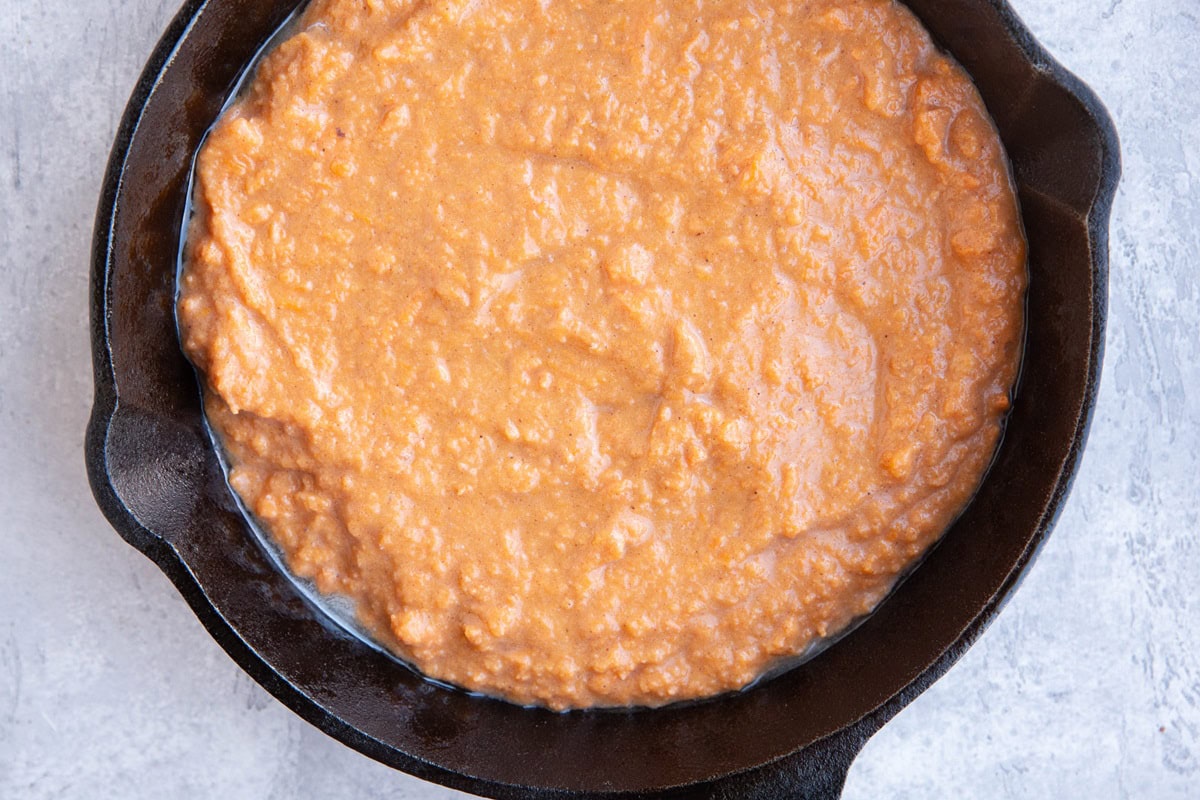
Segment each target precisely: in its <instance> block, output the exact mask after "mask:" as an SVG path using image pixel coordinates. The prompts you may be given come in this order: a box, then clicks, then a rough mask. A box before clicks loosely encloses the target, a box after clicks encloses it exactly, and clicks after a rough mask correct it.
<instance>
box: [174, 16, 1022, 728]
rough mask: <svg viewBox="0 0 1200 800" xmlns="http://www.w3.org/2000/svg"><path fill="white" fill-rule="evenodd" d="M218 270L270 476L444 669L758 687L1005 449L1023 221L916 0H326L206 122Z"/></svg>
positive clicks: (374, 627)
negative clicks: (909, 3) (908, 0)
mask: <svg viewBox="0 0 1200 800" xmlns="http://www.w3.org/2000/svg"><path fill="white" fill-rule="evenodd" d="M195 200H196V213H195V216H194V218H193V220H192V222H191V223H190V224H191V227H190V231H189V237H188V244H187V251H186V263H185V269H184V271H183V274H182V278H181V286H180V297H179V303H178V313H179V322H180V327H181V331H182V335H183V344H184V347H185V349H186V352H187V353H188V355H189V356H190V357H191V358H192V359H193V360H194V362H195V363H196V365H197V366H198V367H199V368H200V370H201V371H202V373H203V376H204V379H205V381H206V382H207V387H208V391H207V394H206V403H207V411H208V414H209V419H210V420H211V422H212V424H213V426H214V428H215V430H216V431H217V432H218V434H219V436H220V438H221V440H222V442H223V443H224V446H225V447H226V448H227V450H228V455H229V458H230V463H231V472H230V483H231V485H232V486H233V488H234V489H235V490H236V491H237V492H238V494H239V495H240V496H241V497H242V498H243V499H244V500H245V502H246V504H247V507H248V508H249V509H250V511H252V513H253V514H254V515H255V517H256V518H257V519H258V520H259V521H260V522H261V523H262V525H263V526H264V528H265V529H266V530H267V531H268V532H269V534H270V536H271V537H273V539H274V540H275V541H276V542H277V543H278V545H279V547H280V548H281V549H282V551H283V553H284V554H285V556H286V558H287V562H288V564H289V565H290V567H291V569H293V570H294V571H295V572H296V573H297V574H298V575H300V576H302V577H304V578H308V579H311V580H313V581H314V582H315V583H316V586H317V587H318V588H319V589H320V591H322V592H326V593H332V594H339V595H344V596H347V597H349V598H350V599H352V600H353V601H354V602H355V604H356V607H357V613H358V615H359V618H360V620H361V622H362V623H363V624H364V625H365V627H366V628H367V629H368V630H369V631H370V632H371V633H372V634H373V635H374V636H376V637H377V638H378V639H379V641H381V642H382V643H384V644H385V645H386V646H387V647H389V648H390V649H391V650H393V651H394V652H395V653H397V654H398V655H399V656H400V657H402V658H403V659H405V660H407V661H409V662H410V663H412V664H414V665H415V666H416V667H418V668H419V669H420V670H422V671H423V672H424V673H425V674H427V675H430V676H432V677H435V678H438V679H441V680H444V681H449V682H452V683H455V684H458V685H460V686H463V687H467V688H469V689H473V690H478V691H480V692H485V693H488V694H492V695H498V696H501V697H505V698H508V699H510V700H513V701H515V702H518V703H532V704H539V705H545V706H549V707H551V708H555V709H565V708H575V707H586V706H602V705H603V706H609V705H626V704H635V705H660V704H663V703H667V702H670V701H674V700H680V699H684V698H696V697H703V696H707V695H712V694H715V693H719V692H723V691H726V690H731V689H736V688H738V687H741V686H744V685H746V684H747V683H749V682H751V681H753V680H754V679H755V678H756V677H757V676H759V675H760V674H762V673H763V672H764V670H767V669H769V668H770V667H772V666H773V665H775V664H777V663H779V662H780V660H781V659H785V658H787V657H789V656H795V655H797V654H800V653H802V652H803V651H805V649H806V648H808V647H809V646H810V645H812V644H813V643H814V642H817V641H819V640H821V639H822V638H823V637H828V636H830V635H833V634H836V633H837V632H838V631H839V630H841V629H843V628H844V627H845V626H846V625H847V624H848V623H850V622H851V621H852V620H854V619H855V618H856V617H858V616H860V615H862V614H865V613H867V612H868V611H870V610H871V609H872V607H873V606H875V605H876V604H877V603H878V602H879V601H880V599H881V598H883V596H884V595H885V594H886V593H887V592H888V590H889V588H890V587H891V586H892V585H893V584H894V582H895V581H896V579H897V577H898V576H899V575H900V574H901V573H902V572H903V571H904V570H905V569H906V567H908V566H909V565H911V564H912V563H913V562H914V560H915V559H917V558H918V557H919V556H920V555H921V554H922V553H923V552H924V551H925V550H926V549H927V548H928V547H929V546H930V545H931V544H932V543H933V542H934V541H935V540H936V539H937V538H938V536H939V535H940V534H941V533H942V532H943V531H944V530H945V529H946V527H947V526H948V525H949V523H950V522H951V521H952V520H953V519H954V517H955V515H956V514H957V513H958V512H959V511H960V510H961V509H962V507H963V505H964V504H965V503H966V501H967V500H968V499H969V497H970V496H971V494H972V492H973V491H974V490H975V488H976V486H977V485H978V483H979V481H980V479H981V476H982V475H983V473H984V470H985V468H986V467H987V464H988V462H989V460H990V458H991V456H992V453H993V450H994V449H995V447H996V444H997V440H998V437H999V434H1000V424H1001V421H1002V418H1003V416H1004V414H1005V411H1006V409H1007V408H1008V405H1009V392H1010V389H1011V387H1012V385H1013V380H1014V376H1015V374H1016V369H1017V363H1018V358H1019V350H1020V344H1021V330H1022V302H1023V296H1024V290H1025V281H1026V277H1025V274H1026V273H1025V243H1024V238H1023V235H1022V231H1021V227H1020V223H1019V217H1018V210H1017V205H1016V200H1015V198H1014V193H1013V189H1012V185H1011V181H1010V178H1009V174H1008V171H1007V166H1006V160H1005V156H1004V153H1003V152H1002V149H1001V146H1000V143H999V140H998V138H997V135H996V133H995V131H994V129H993V126H992V123H991V121H990V119H989V118H988V115H987V112H986V111H985V110H984V107H983V105H982V103H981V101H980V99H979V96H978V94H977V93H976V91H975V89H974V87H973V86H972V84H971V83H970V80H969V79H968V77H967V76H966V74H965V73H964V72H963V71H962V69H960V68H959V67H958V66H957V65H955V64H954V63H953V62H952V61H951V60H949V59H948V58H947V57H946V56H945V55H943V54H942V53H940V52H939V51H938V50H937V49H936V48H935V47H934V46H933V45H932V44H931V42H930V39H929V36H928V34H927V33H926V32H925V31H924V30H923V29H922V28H921V26H920V25H919V24H918V23H917V21H916V20H915V19H914V17H913V16H912V15H911V14H910V13H909V12H908V11H907V10H905V9H904V8H903V7H902V6H900V5H898V4H897V3H895V2H892V0H645V1H644V2H641V1H639V2H613V0H607V1H601V0H428V1H419V0H314V1H313V2H312V3H311V5H310V6H309V8H308V9H307V10H306V12H305V13H304V15H303V16H302V18H301V19H300V20H299V22H298V23H297V26H296V28H295V30H294V33H293V34H292V35H291V36H290V38H287V39H286V40H285V41H284V42H283V43H282V44H280V45H279V46H278V47H277V48H276V49H275V50H274V51H273V52H272V53H270V55H269V56H268V57H267V58H266V59H265V60H264V61H262V63H261V64H260V65H259V67H258V69H257V73H256V74H255V76H254V77H253V79H252V80H251V82H250V83H249V84H248V89H247V91H246V93H245V95H244V96H243V97H242V98H241V99H239V101H238V102H237V103H236V104H235V105H233V106H232V107H231V108H230V109H229V110H228V112H227V113H226V114H225V115H224V116H223V117H222V119H221V120H220V121H219V122H218V124H217V125H216V127H215V128H214V129H213V131H212V133H211V135H210V137H209V139H208V141H207V143H206V145H205V146H204V148H203V151H202V152H201V154H200V158H199V163H198V168H197V179H196V197H195Z"/></svg>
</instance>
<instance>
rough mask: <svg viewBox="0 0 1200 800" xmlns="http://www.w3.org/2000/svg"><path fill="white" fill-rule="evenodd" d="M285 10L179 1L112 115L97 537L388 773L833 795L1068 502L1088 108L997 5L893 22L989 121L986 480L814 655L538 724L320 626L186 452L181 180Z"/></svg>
mask: <svg viewBox="0 0 1200 800" xmlns="http://www.w3.org/2000/svg"><path fill="white" fill-rule="evenodd" d="M298 3H299V0H189V1H188V2H187V3H186V4H185V5H184V7H183V9H182V10H181V11H180V12H179V14H178V16H176V18H175V19H174V21H173V22H172V23H171V26H170V28H169V29H168V30H167V32H166V34H165V35H164V36H163V38H162V41H161V42H160V43H159V44H158V46H157V47H156V48H155V50H154V54H153V55H152V56H151V58H150V62H149V64H148V65H147V67H146V69H145V71H144V72H143V73H142V77H141V79H140V80H139V82H138V84H137V88H136V89H135V90H134V93H133V97H132V99H131V100H130V102H129V106H128V108H127V109H126V112H125V116H124V118H123V120H122V123H121V128H120V131H119V133H118V134H117V140H116V144H115V145H114V147H113V152H112V157H111V160H110V161H109V165H108V172H107V175H106V178H105V182H104V189H103V193H102V194H101V197H100V206H99V213H98V216H97V220H96V230H95V244H94V251H93V262H92V300H91V332H92V350H93V361H94V367H95V379H96V398H95V407H94V409H93V412H92V418H91V423H90V425H89V427H88V433H87V466H88V474H89V477H90V479H91V483H92V489H93V491H94V493H95V495H96V500H97V502H98V503H99V504H100V507H101V509H103V511H104V513H105V515H106V516H107V517H108V519H109V520H110V521H111V522H112V524H113V526H114V527H116V529H117V531H118V532H119V533H120V534H121V535H122V536H123V537H124V538H125V539H126V540H127V541H128V542H129V543H130V544H132V545H133V546H134V547H136V548H138V549H139V550H141V551H142V552H143V553H145V554H146V555H147V556H148V557H149V558H151V559H152V560H153V561H154V562H155V563H156V564H158V566H159V567H160V568H161V569H162V570H163V571H164V572H165V573H166V574H167V576H168V577H169V578H170V579H171V580H172V581H173V582H174V584H175V585H176V587H177V588H178V589H179V591H180V593H181V594H183V596H184V597H185V598H186V599H187V601H188V603H189V604H190V605H191V607H192V609H193V610H194V611H195V613H196V615H197V616H198V617H199V618H200V620H201V621H202V622H203V623H204V625H205V627H206V628H207V629H208V631H209V632H210V633H211V634H212V636H213V638H215V639H216V640H217V641H218V642H219V643H220V644H221V646H222V647H224V648H225V650H226V651H228V653H229V654H230V656H232V657H233V659H234V660H235V661H237V662H238V663H239V664H240V665H241V666H242V667H243V668H244V669H245V670H246V671H247V672H248V673H250V675H252V676H253V677H254V678H255V680H257V681H258V682H259V683H261V684H262V685H263V686H264V687H266V689H267V690H268V691H270V692H271V693H272V694H273V695H275V697H277V698H279V700H281V701H282V702H283V703H285V704H286V705H287V706H288V707H290V708H291V709H292V710H294V711H295V712H296V713H297V714H299V715H300V716H302V717H304V718H305V719H306V720H308V721H309V722H311V723H312V724H314V725H316V726H317V727H319V728H320V729H321V730H323V731H325V732H326V733H328V734H330V735H331V736H334V737H336V738H337V739H339V740H341V741H342V742H344V743H346V744H347V745H349V746H350V747H353V748H355V749H356V750H359V751H360V752H362V753H365V754H366V755H368V756H370V757H372V758H374V759H377V760H379V761H382V762H383V763H385V764H389V765H391V766H393V767H396V768H398V769H401V770H404V771H406V772H410V773H412V774H414V775H417V776H419V777H422V778H425V779H427V780H431V781H436V782H438V783H442V784H445V785H447V786H453V787H456V788H459V789H463V790H466V791H469V792H475V793H478V794H483V795H488V796H492V797H498V798H517V797H522V798H523V797H535V798H585V797H586V798H592V797H615V796H622V797H652V796H653V797H659V796H671V797H706V798H708V797H711V798H733V797H750V798H836V797H838V796H839V795H840V793H841V788H842V785H843V783H844V782H845V776H846V771H847V770H848V769H849V767H850V763H851V761H852V760H853V758H854V756H855V755H856V754H857V753H858V751H859V749H860V748H861V747H862V746H863V744H864V743H865V742H866V740H867V739H868V738H869V737H870V736H871V735H872V734H873V733H874V732H875V731H876V730H878V729H879V727H880V726H881V725H883V724H884V723H885V722H887V720H889V719H890V718H891V717H892V716H893V715H895V714H896V713H897V712H898V711H900V709H901V708H903V707H904V706H905V705H907V704H908V703H909V702H911V701H912V700H913V698H915V697H916V696H917V695H918V694H920V693H921V692H922V691H923V690H924V689H926V688H927V687H928V686H929V685H930V684H931V683H933V681H935V680H936V679H937V678H938V677H939V676H941V675H942V674H943V673H944V672H945V671H946V670H947V669H948V668H949V667H950V665H951V664H952V663H954V661H955V660H956V659H957V658H958V657H959V656H961V655H962V654H963V652H965V651H966V649H967V648H968V647H969V646H970V645H971V643H972V642H973V641H974V640H975V639H976V637H978V636H979V634H980V633H981V632H982V631H983V628H984V627H985V626H986V625H987V624H988V622H990V621H991V620H992V619H993V618H994V617H995V615H996V614H997V612H998V611H999V609H1000V607H1001V605H1002V604H1003V602H1004V600H1005V599H1006V598H1007V597H1008V596H1009V594H1010V593H1011V592H1012V591H1013V589H1014V588H1016V586H1017V584H1018V582H1019V580H1020V578H1021V576H1022V574H1023V573H1024V572H1025V571H1026V570H1027V569H1028V567H1029V565H1030V563H1031V561H1032V560H1033V557H1034V555H1035V554H1036V553H1037V550H1038V548H1039V546H1040V545H1041V544H1042V542H1043V540H1044V539H1045V537H1046V535H1047V534H1048V533H1049V530H1050V527H1051V525H1052V524H1053V522H1054V519H1055V517H1056V516H1057V514H1058V512H1059V509H1060V508H1061V507H1062V504H1063V501H1064V499H1065V497H1066V493H1067V489H1068V486H1069V485H1070V482H1071V478H1072V476H1073V474H1074V472H1075V468H1076V465H1077V464H1078V461H1079V457H1080V451H1081V448H1082V447H1083V443H1084V439H1085V437H1086V434H1087V427H1088V422H1089V419H1090V417H1091V411H1092V406H1093V404H1094V402H1095V396H1096V388H1097V380H1098V378H1099V375H1100V358H1101V352H1102V349H1103V343H1104V318H1105V308H1106V292H1107V280H1108V276H1107V267H1108V263H1107V261H1108V253H1107V248H1108V230H1107V227H1108V214H1109V209H1110V207H1111V204H1112V198H1113V193H1114V191H1115V188H1116V184H1117V179H1118V175H1119V172H1120V163H1119V154H1118V149H1117V137H1116V132H1115V131H1114V129H1113V125H1112V122H1111V121H1110V119H1109V117H1108V115H1107V114H1106V112H1105V111H1104V108H1103V107H1102V106H1101V104H1100V102H1099V101H1098V100H1097V99H1096V97H1095V95H1093V94H1092V92H1091V91H1090V90H1089V89H1088V88H1087V87H1085V86H1084V85H1083V84H1082V83H1080V82H1079V81H1078V80H1077V79H1076V78H1075V77H1074V76H1072V75H1071V74H1069V73H1068V72H1066V71H1065V70H1064V69H1063V68H1062V67H1060V66H1059V65H1058V64H1056V63H1055V62H1054V61H1053V60H1052V59H1051V58H1050V57H1049V56H1048V55H1047V54H1046V53H1045V52H1044V51H1043V50H1042V49H1041V48H1040V47H1039V46H1038V45H1037V43H1036V42H1035V41H1034V40H1033V38H1032V37H1031V36H1030V34H1029V33H1028V31H1026V29H1025V28H1024V27H1023V26H1022V25H1021V23H1020V21H1019V20H1018V19H1017V17H1016V15H1015V14H1014V13H1013V12H1012V10H1011V9H1010V8H1009V7H1008V6H1007V5H1005V4H1004V2H1003V0H910V2H909V3H908V4H909V6H910V7H911V8H912V10H913V11H914V12H916V14H917V16H919V17H920V18H921V20H922V21H923V22H924V23H925V25H926V26H927V27H928V28H929V30H930V31H931V32H932V33H933V36H934V38H935V39H936V40H937V41H938V42H939V43H940V44H941V45H942V46H943V47H945V48H946V49H947V50H948V51H949V52H950V53H952V54H953V55H954V56H955V58H957V59H958V61H959V62H960V63H962V64H963V65H964V66H965V67H966V68H967V70H968V71H969V72H970V73H971V75H972V77H973V78H974V80H975V82H976V84H977V85H978V87H979V90H980V92H981V93H982V95H983V98H984V100H985V102H986V103H987V105H988V108H989V109H990V111H991V113H992V115H993V116H994V118H995V120H996V123H997V125H998V127H999V130H1000V134H1001V137H1002V138H1003V140H1004V143H1005V145H1006V147H1007V148H1008V153H1009V155H1010V157H1011V159H1012V164H1013V170H1014V174H1015V177H1016V182H1017V186H1018V188H1019V192H1020V201H1021V207H1022V212H1023V217H1024V222H1025V228H1026V231H1027V233H1028V236H1029V245H1030V250H1029V253H1030V262H1029V268H1030V273H1031V282H1030V290H1029V301H1028V320H1027V325H1028V339H1027V346H1026V352H1025V360H1024V365H1023V374H1022V377H1021V381H1020V386H1019V388H1018V391H1017V393H1016V397H1015V402H1014V405H1013V410H1012V416H1011V418H1010V420H1009V423H1008V430H1007V434H1006V436H1005V438H1004V441H1003V444H1002V445H1001V447H1000V450H999V453H998V454H997V458H996V462H995V464H994V466H993V467H992V470H991V472H990V473H989V475H988V477H987V479H986V481H985V482H984V485H983V486H982V487H981V489H980V491H979V493H978V495H977V496H976V498H975V499H974V501H973V502H972V503H971V505H970V507H969V508H968V509H967V511H966V513H965V514H964V515H963V516H962V517H961V518H960V519H959V521H958V522H957V523H956V524H955V525H954V527H953V528H952V529H951V530H950V531H949V532H948V533H947V534H946V536H945V538H944V540H943V541H942V542H941V544H940V545H939V546H938V547H937V548H936V549H935V550H934V551H933V553H932V554H930V556H929V557H928V559H927V560H926V561H925V563H924V564H922V566H921V567H920V568H919V569H917V570H916V571H915V572H914V573H913V574H912V576H911V577H910V578H909V579H908V580H907V581H906V582H905V583H904V584H903V585H902V586H901V587H900V588H899V589H898V590H897V591H896V592H895V593H894V594H893V595H892V596H891V597H890V598H889V599H888V600H887V601H886V602H885V603H884V604H883V605H882V606H881V607H880V609H879V610H878V611H877V612H876V613H875V614H874V615H873V616H871V617H870V618H869V619H867V620H866V622H864V623H863V624H862V625H861V627H859V628H858V629H857V630H855V631H854V632H853V633H852V634H850V635H849V636H847V637H846V638H844V639H842V640H841V641H840V642H838V643H837V644H836V645H834V646H833V647H831V648H830V649H829V650H827V651H826V652H825V653H823V654H822V655H820V656H819V657H817V658H816V659H814V660H812V661H809V662H808V663H806V664H803V665H802V666H800V667H798V668H796V669H793V670H792V671H790V672H787V673H785V674H783V675H781V676H779V677H776V678H774V679H772V680H770V681H766V682H764V683H763V684H761V685H759V686H757V687H756V688H754V689H752V690H750V691H747V692H744V693H741V694H736V695H728V696H724V697H721V698H717V699H715V700H710V701H707V702H703V703H698V704H694V705H690V706H683V707H668V708H664V709H658V710H636V711H606V712H589V713H571V714H552V713H549V712H546V711H541V710H535V709H528V708H518V707H516V706H513V705H510V704H508V703H504V702H500V701H496V700H490V699H486V698H480V697H474V696H470V695H468V694H466V693H463V692H460V691H457V690H453V689H446V688H443V687H440V686H437V685H435V684H433V683H430V682H428V681H426V680H423V679H422V678H420V677H419V676H417V675H416V674H414V673H413V672H410V671H408V670H407V669H405V668H404V667H402V666H400V665H399V664H397V663H396V662H395V661H393V660H392V659H390V658H388V657H387V656H384V655H382V654H380V653H378V652H376V651H374V650H372V649H371V648H369V647H368V646H367V645H365V644H363V643H362V642H361V641H359V640H358V639H356V638H354V637H352V636H350V635H348V634H346V633H345V632H344V631H342V630H341V629H340V628H339V627H338V626H336V625H334V624H332V623H331V622H330V621H329V620H328V618H327V617H326V616H325V615H324V614H323V613H322V612H321V611H320V610H318V609H317V608H315V607H314V606H313V605H312V604H311V603H309V602H308V601H307V600H306V599H304V597H303V596H302V595H301V594H300V592H299V591H298V590H297V589H296V587H295V586H294V585H293V584H292V583H291V582H290V581H289V580H288V579H287V578H286V577H285V576H284V575H282V574H281V573H280V572H279V571H278V570H277V569H276V568H275V567H274V566H273V563H272V561H271V559H270V557H269V556H268V555H267V554H266V553H265V552H264V550H263V549H262V548H261V546H260V545H259V544H258V542H257V540H256V538H255V537H254V536H253V535H252V534H251V532H250V530H249V529H248V527H247V524H246V522H245V520H244V519H243V518H242V516H241V515H240V513H239V511H238V508H237V506H236V505H235V503H234V500H233V498H232V497H231V496H230V493H229V490H228V488H227V486H226V485H225V482H224V479H223V477H222V473H221V469H220V466H219V464H218V461H217V458H216V455H215V453H214V452H213V449H212V447H211V445H210V443H209V439H208V437H207V435H206V433H205V429H204V425H203V420H202V417H201V409H200V395H199V390H198V387H197V384H196V378H195V376H194V374H193V372H192V369H191V367H190V366H189V365H188V363H187V361H185V360H184V357H183V355H182V353H181V352H180V349H179V342H178V339H177V336H176V332H175V326H174V318H173V311H172V302H173V297H174V289H175V286H174V281H175V259H176V252H177V249H178V245H179V236H180V229H181V221H182V219H183V214H184V200H185V193H186V186H187V177H188V170H189V166H190V162H191V158H192V155H193V153H194V152H195V150H196V147H197V145H198V143H199V142H200V139H201V137H202V135H203V134H204V132H205V130H206V129H207V128H208V127H209V125H211V123H212V122H213V120H214V119H215V117H216V116H217V113H218V112H219V110H220V109H221V106H222V104H223V103H224V101H225V99H226V98H227V96H228V94H229V92H230V90H231V88H232V86H233V85H234V82H235V80H236V78H237V77H238V75H239V73H240V72H241V71H242V69H243V68H244V66H245V65H246V64H247V63H248V62H249V61H250V59H251V58H252V57H253V56H254V54H255V51H256V50H257V49H258V48H259V47H260V46H261V45H262V44H263V42H265V41H266V40H267V38H268V37H269V36H270V35H271V33H272V32H273V31H274V30H275V29H276V27H277V26H278V25H279V24H280V23H281V21H283V20H284V19H285V18H286V17H287V16H288V14H289V13H290V12H291V11H293V10H294V8H295V7H296V6H297V5H298Z"/></svg>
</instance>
